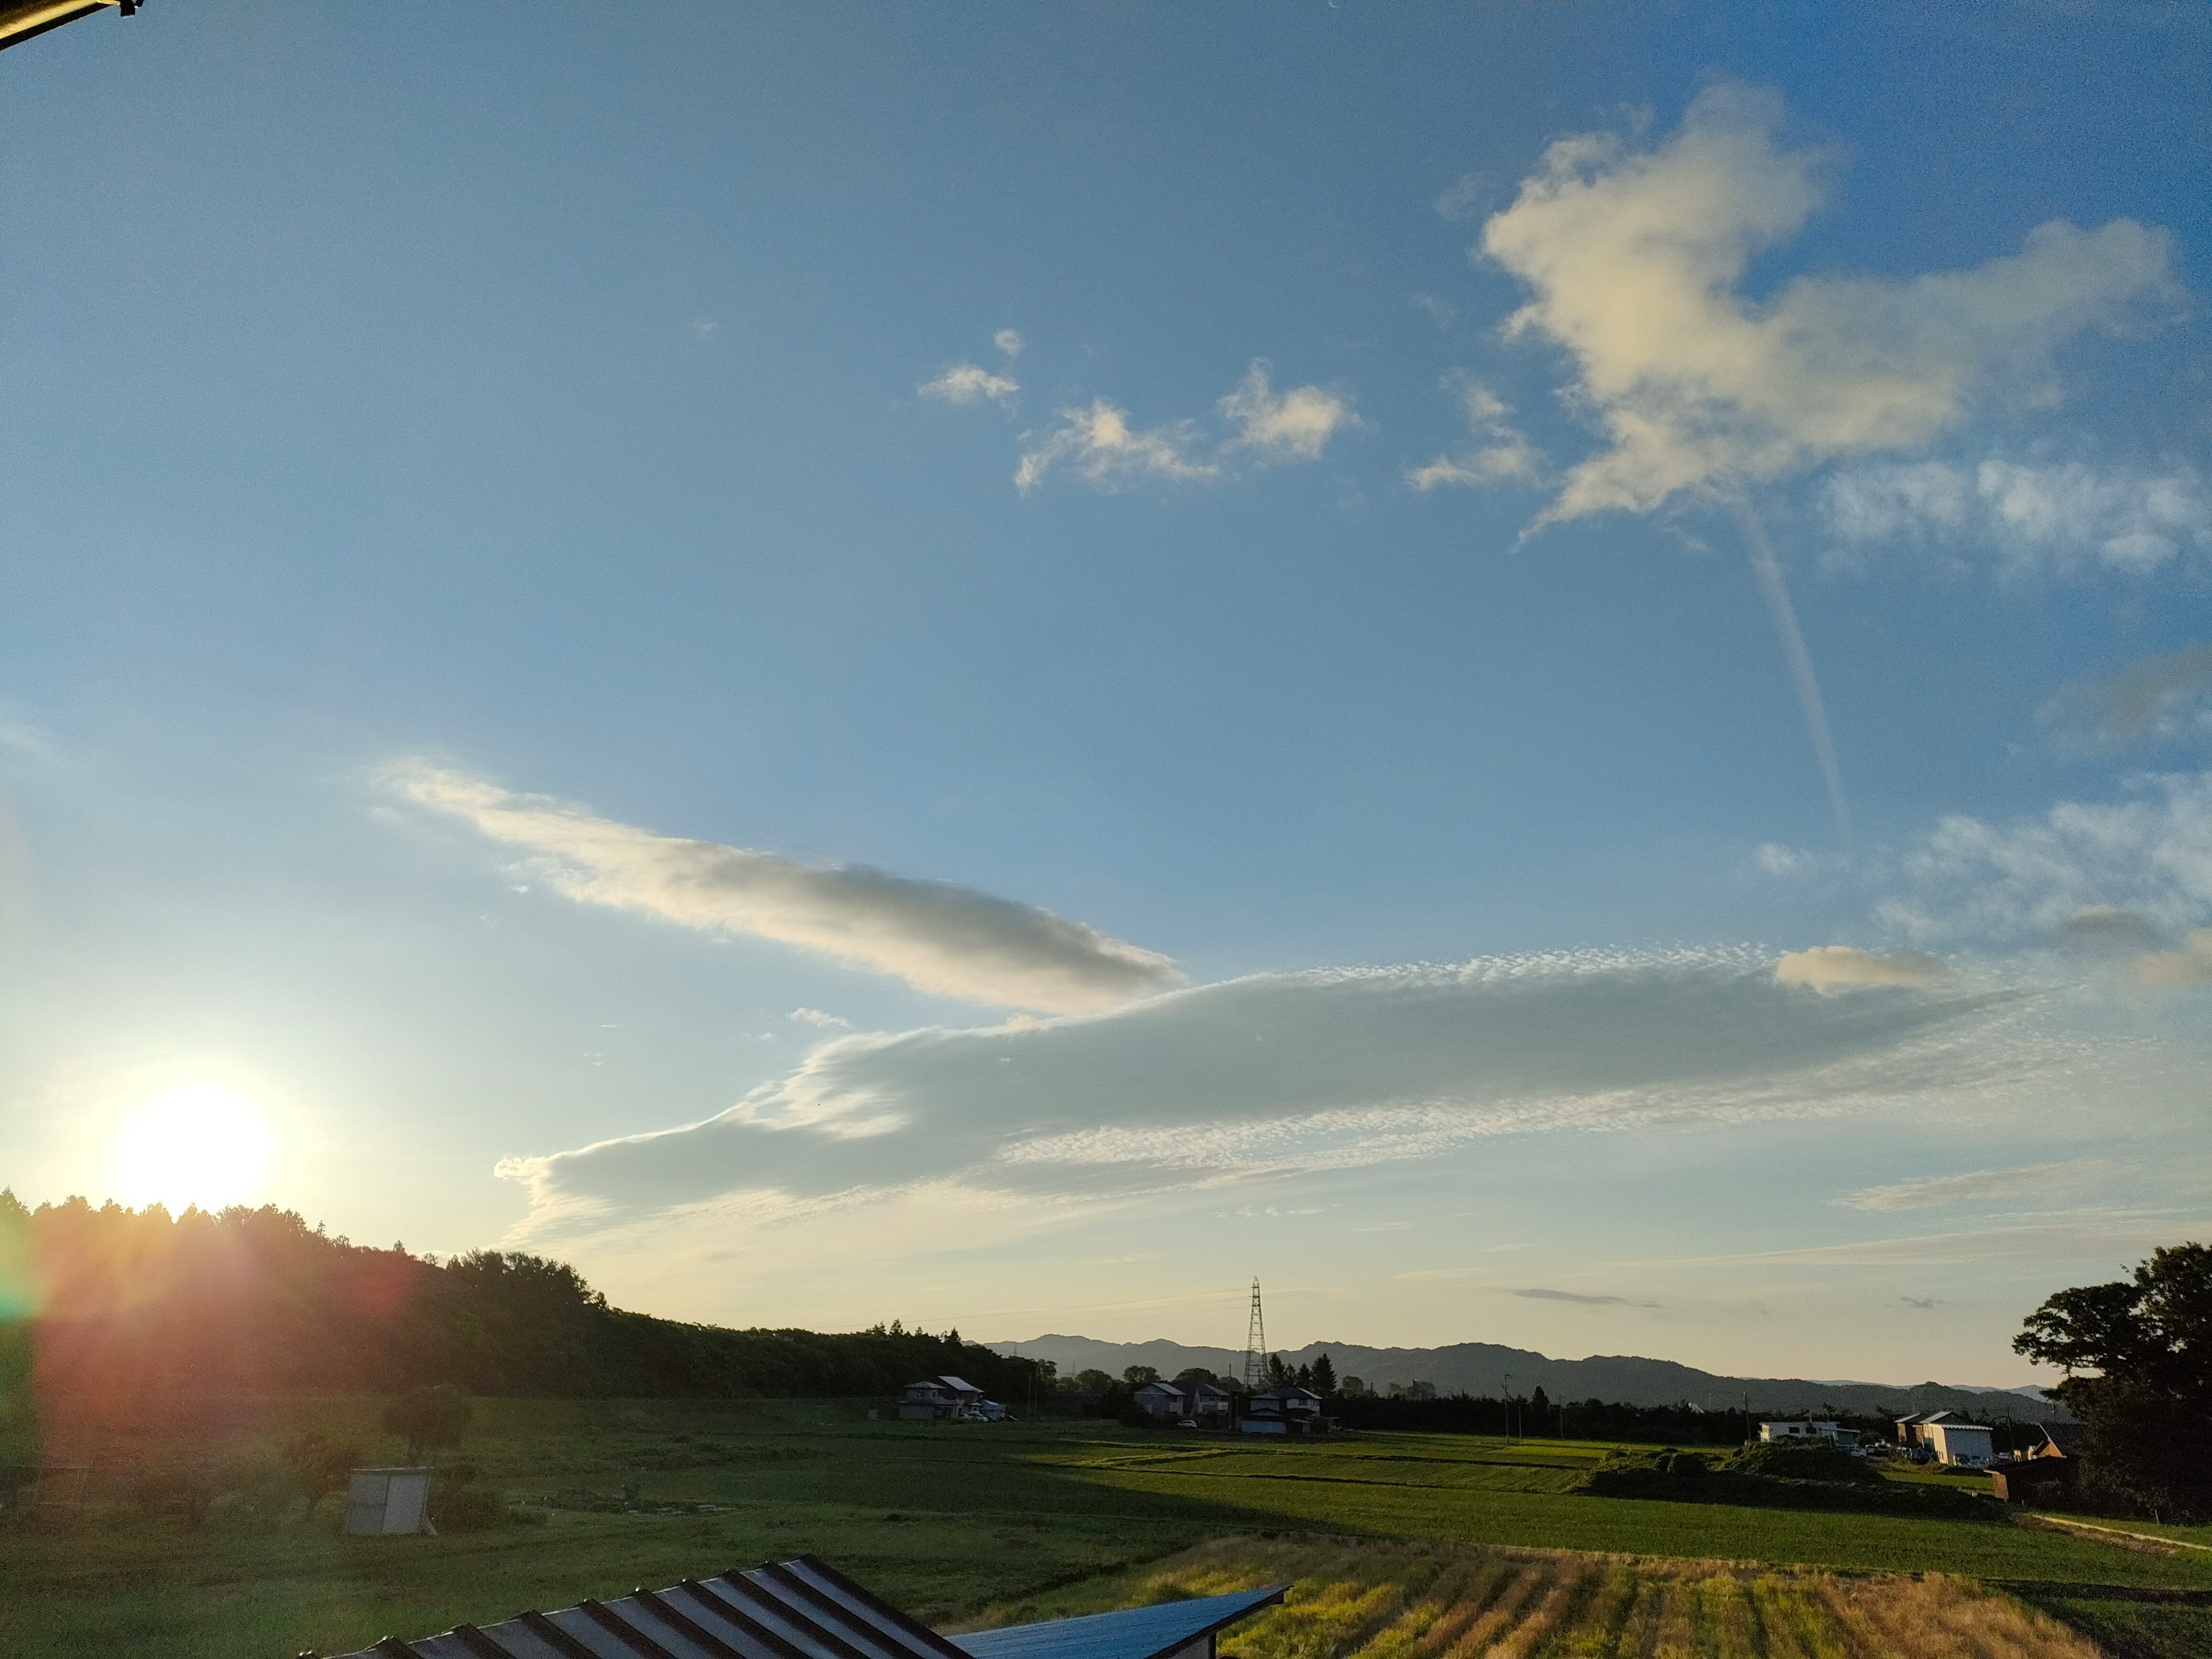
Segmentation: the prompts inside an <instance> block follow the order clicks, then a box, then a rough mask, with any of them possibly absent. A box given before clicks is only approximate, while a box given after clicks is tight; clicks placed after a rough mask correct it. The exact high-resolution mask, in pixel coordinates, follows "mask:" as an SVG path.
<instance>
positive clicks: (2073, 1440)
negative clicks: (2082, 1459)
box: [2043, 1423, 2081, 1456]
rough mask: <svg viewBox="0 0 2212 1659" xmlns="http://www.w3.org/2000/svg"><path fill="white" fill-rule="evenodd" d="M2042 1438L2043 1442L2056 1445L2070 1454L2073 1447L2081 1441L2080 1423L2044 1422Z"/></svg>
mask: <svg viewBox="0 0 2212 1659" xmlns="http://www.w3.org/2000/svg"><path fill="white" fill-rule="evenodd" d="M2043 1438H2044V1442H2045V1444H2047V1445H2052V1446H2056V1447H2057V1448H2058V1449H2059V1450H2060V1451H2063V1452H2064V1453H2066V1454H2067V1455H2069V1456H2070V1455H2072V1454H2073V1451H2074V1448H2075V1447H2076V1446H2078V1445H2080V1444H2081V1425H2080V1424H2079V1423H2045V1425H2043Z"/></svg>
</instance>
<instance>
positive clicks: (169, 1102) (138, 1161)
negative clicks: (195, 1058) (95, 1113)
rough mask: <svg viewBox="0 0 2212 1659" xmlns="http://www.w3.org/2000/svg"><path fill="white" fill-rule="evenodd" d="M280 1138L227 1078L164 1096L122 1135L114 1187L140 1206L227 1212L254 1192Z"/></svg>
mask: <svg viewBox="0 0 2212 1659" xmlns="http://www.w3.org/2000/svg"><path fill="white" fill-rule="evenodd" d="M275 1151H276V1137H275V1136H274V1135H272V1134H271V1133H270V1131H269V1126H268V1124H267V1123H265V1122H264V1121H262V1117H261V1114H260V1113H259V1112H258V1111H256V1110H255V1109H254V1108H253V1103H252V1102H251V1101H249V1100H247V1099H246V1097H245V1096H243V1095H241V1094H240V1093H239V1092H238V1091H236V1090H235V1089H230V1088H226V1087H225V1086H224V1085H222V1084H220V1083H201V1084H195V1085H193V1086H191V1088H189V1089H173V1090H171V1091H169V1092H168V1093H167V1094H164V1095H156V1096H155V1097H154V1098H153V1099H151V1100H149V1101H148V1102H147V1103H145V1104H144V1105H143V1106H141V1107H139V1108H138V1109H137V1110H136V1111H134V1112H132V1113H131V1115H130V1116H128V1117H126V1118H125V1119H124V1120H123V1123H122V1127H119V1128H118V1130H117V1131H116V1134H115V1164H114V1170H113V1190H114V1193H115V1196H116V1197H117V1198H118V1199H120V1200H122V1201H123V1202H124V1203H125V1204H128V1205H132V1206H137V1205H145V1204H155V1203H159V1204H163V1205H166V1206H168V1208H169V1209H170V1210H172V1211H177V1210H182V1209H183V1208H185V1206H187V1205H191V1204H197V1205H198V1206H200V1208H202V1209H203V1210H213V1209H219V1208H221V1207H222V1206H223V1205H225V1204H233V1203H236V1202H237V1201H238V1200H240V1199H242V1198H246V1197H247V1196H249V1195H251V1194H252V1193H253V1192H254V1191H255V1190H256V1189H257V1188H259V1186H260V1184H261V1178H262V1176H264V1175H265V1174H267V1173H268V1170H269V1159H270V1154H271V1153H272V1152H275Z"/></svg>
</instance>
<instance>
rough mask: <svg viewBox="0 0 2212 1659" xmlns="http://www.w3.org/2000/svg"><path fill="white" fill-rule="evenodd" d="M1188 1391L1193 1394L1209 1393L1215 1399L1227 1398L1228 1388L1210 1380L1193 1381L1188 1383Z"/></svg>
mask: <svg viewBox="0 0 2212 1659" xmlns="http://www.w3.org/2000/svg"><path fill="white" fill-rule="evenodd" d="M1190 1392H1191V1393H1193V1394H1210V1395H1213V1396H1214V1398H1215V1399H1217V1400H1226V1399H1228V1398H1229V1390H1228V1389H1225V1388H1220V1387H1218V1386H1217V1385H1216V1384H1214V1383H1192V1384H1191V1385H1190Z"/></svg>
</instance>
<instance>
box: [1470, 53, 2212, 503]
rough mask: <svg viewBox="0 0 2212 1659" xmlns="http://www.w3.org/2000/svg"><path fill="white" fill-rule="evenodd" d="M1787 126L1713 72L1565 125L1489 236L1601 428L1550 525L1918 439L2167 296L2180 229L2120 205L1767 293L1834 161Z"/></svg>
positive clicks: (1768, 103)
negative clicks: (1651, 117)
mask: <svg viewBox="0 0 2212 1659" xmlns="http://www.w3.org/2000/svg"><path fill="white" fill-rule="evenodd" d="M1781 121H1782V101H1781V100H1780V98H1779V97H1778V95H1776V94H1771V93H1767V92H1762V91H1758V90H1755V89H1753V88H1748V87H1745V86H1741V85H1738V84H1735V83H1728V82H1723V83H1721V84H1718V85H1715V86H1711V87H1708V88H1706V89H1705V91H1704V92H1702V93H1701V94H1699V96H1698V97H1697V99H1696V100H1694V101H1693V102H1692V104H1691V106H1690V107H1689V109H1688V111H1687V112H1686V113H1685V115H1684V117H1683V119H1682V124H1681V125H1680V128H1678V129H1677V130H1676V131H1674V133H1673V134H1672V135H1671V136H1669V137H1668V138H1666V139H1665V140H1664V141H1662V143H1659V144H1657V145H1656V147H1653V148H1650V149H1632V148H1630V147H1629V146H1628V145H1626V144H1625V143H1623V142H1622V141H1621V140H1620V138H1619V137H1616V136H1613V135H1610V134H1604V133H1587V134H1583V135H1580V136H1578V137H1569V138H1563V139H1561V140H1559V142H1557V143H1554V144H1553V145H1552V147H1551V148H1550V149H1548V150H1547V152H1546V153H1545V155H1544V158H1543V161H1542V162H1541V165H1540V166H1539V167H1537V169H1536V171H1535V172H1534V173H1532V174H1530V176H1529V177H1528V179H1524V180H1523V181H1522V185H1521V189H1520V192H1519V194H1518V196H1517V197H1516V199H1515V201H1514V202H1513V204H1512V205H1511V206H1510V207H1508V208H1506V209H1505V210H1503V211H1502V212H1499V213H1498V214H1495V215H1493V216H1492V217H1491V218H1490V219H1489V220H1488V222H1486V225H1485V227H1484V230H1483V240H1482V249H1483V252H1485V253H1486V254H1487V255H1488V256H1489V257H1490V258H1492V259H1493V260H1495V261H1496V262H1497V263H1498V264H1500V265H1502V266H1503V267H1504V269H1505V270H1509V271H1510V272H1511V273H1512V274H1514V275H1515V276H1518V277H1520V278H1521V279H1522V281H1523V282H1524V283H1527V284H1528V287H1529V288H1530V289H1532V290H1533V291H1534V298H1533V299H1531V300H1530V301H1528V304H1527V305H1525V306H1523V307H1522V309H1521V310H1520V311H1518V312H1517V313H1515V315H1514V316H1513V318H1512V319H1511V320H1510V323H1509V325H1508V327H1509V331H1511V332H1515V333H1519V334H1524V335H1541V336H1542V337H1546V338H1548V339H1550V340H1553V341H1554V342H1556V343H1558V344H1559V345H1560V346H1561V347H1562V348H1563V349H1565V351H1566V352H1567V353H1568V354H1569V355H1570V356H1571V357H1572V359H1573V361H1574V363H1575V367H1576V372H1577V378H1576V382H1575V385H1574V387H1573V392H1574V397H1575V399H1576V401H1577V404H1579V405H1580V406H1581V407H1582V408H1583V409H1584V410H1587V411H1588V412H1589V415H1590V416H1592V418H1593V419H1594V420H1595V422H1596V423H1597V424H1598V426H1599V428H1601V430H1602V432H1603V433H1604V435H1605V437H1606V439H1607V447H1605V448H1604V449H1603V450H1601V451H1600V452H1599V453H1597V454H1595V455H1594V456H1591V457H1590V458H1589V459H1586V460H1584V461H1583V462H1582V463H1580V464H1579V465H1577V466H1575V467H1574V468H1572V469H1571V471H1569V472H1568V474H1567V476H1566V479H1565V483H1564V485H1563V487H1562V489H1561V490H1560V492H1559V496H1558V498H1557V500H1555V501H1553V504H1552V505H1551V507H1548V508H1547V510H1546V512H1545V513H1544V514H1543V515H1542V517H1541V519H1540V520H1539V522H1540V523H1541V522H1547V521H1550V520H1564V519H1571V518H1576V517H1578V516H1581V515H1583V514H1585V513H1596V512H1601V511H1604V510H1607V509H1614V508H1619V509H1626V510H1629V511H1634V512H1645V511H1649V510H1650V509H1651V508H1653V507H1656V506H1658V505H1659V504H1660V503H1661V502H1662V501H1665V500H1666V499H1667V498H1668V496H1669V495H1674V493H1675V492H1677V491H1679V490H1684V489H1699V488H1710V489H1717V490H1719V491H1722V492H1723V493H1733V492H1735V491H1737V490H1740V489H1741V488H1742V487H1743V486H1744V485H1745V484H1747V483H1753V482H1757V481H1760V480H1765V479H1771V478H1774V477H1779V476H1781V475H1782V474H1784V473H1786V472H1789V471H1793V470H1795V469H1797V468H1800V467H1803V466H1806V465H1812V464H1814V463H1817V462H1820V461H1824V460H1830V459H1840V458H1843V457H1847V456H1852V455H1861V454H1870V453H1878V452H1881V451H1885V450H1888V451H1896V450H1905V449H1911V448H1914V447H1918V446H1920V445H1922V444H1923V443H1925V442H1927V441H1929V440H1930V439H1932V438H1934V437H1936V436H1937V435H1941V434H1942V433H1943V432H1944V431H1946V430H1948V428H1952V427H1953V426H1954V425H1956V424H1957V423H1958V422H1960V420H1961V419H1962V418H1963V417H1964V416H1965V415H1966V413H1967V412H1968V410H1969V409H1970V407H1971V406H1972V401H1973V399H1974V398H1975V397H1976V396H1977V394H1978V392H1979V391H1980V390H1981V389H1982V388H1983V387H1984V386H1988V385H1990V383H1991V382H1993V381H1995V380H2006V379H2008V380H2011V381H2013V382H2014V383H2015V385H2016V386H2021V387H2023V388H2025V389H2031V390H2034V391H2038V392H2040V391H2042V390H2043V389H2044V387H2045V383H2046V382H2047V380H2048V378H2049V368H2050V358H2051V352H2052V350H2053V349H2055V348H2056V347H2057V345H2058V344H2059V343H2062V342H2063V341H2064V340H2065V339H2067V338H2068V337H2070V336H2072V335H2074V334H2075V333H2078V332H2079V331H2081V330H2083V329H2085V328H2088V327H2092V326H2097V325H2116V324H2118V323H2119V322H2121V321H2122V320H2123V319H2124V318H2125V316H2126V315H2127V314H2128V313H2129V311H2130V308H2131V307H2134V306H2136V305H2137V304H2139V303H2140V302H2142V301H2147V300H2152V299H2157V298H2162V297H2164V296H2166V295H2171V294H2172V293H2173V292H2174V288H2173V284H2172V279H2171V277H2170V276H2169V275H2168V260H2167V239H2166V235H2165V234H2164V233H2163V232H2161V231H2159V230H2157V229H2154V228H2146V227H2144V226H2142V225H2139V224H2136V223H2135V222H2132V221H2130V220H2125V219H2121V220H2115V221H2113V222H2112V223H2110V224H2107V225H2106V226H2104V227H2102V228H2099V229H2096V230H2086V231H2085V230H2081V229H2079V228H2075V226H2073V225H2070V224H2067V223H2064V222H2057V221H2054V222H2050V223H2047V224H2045V225H2042V226H2039V227H2038V228H2036V229H2035V230H2033V231H2032V232H2031V233H2030V234H2029V235H2028V237H2027V243H2026V245H2025V246H2024V247H2023V249H2022V250H2021V252H2019V253H2018V254H2015V255H2009V256H2007V257H2004V258H1996V259H1992V260H1990V262H1988V263H1987V264H1983V265H1981V266H1979V267H1978V268H1976V269H1974V270H1963V271H1949V272H1943V273H1940V274H1934V275H1928V276H1918V277H1915V278H1913V279H1911V280H1910V281H1905V282H1889V281H1882V280H1878V279H1874V278H1864V277H1844V276H1798V277H1796V278H1794V279H1792V280H1791V281H1790V282H1787V283H1784V284H1783V285H1782V287H1781V288H1780V289H1778V291H1777V292H1776V293H1775V294H1774V295H1772V296H1771V297H1770V298H1768V299H1765V300H1754V299H1753V298H1751V297H1749V296H1747V295H1745V294H1743V293H1742V292H1741V290H1740V289H1739V287H1738V284H1739V283H1741V281H1742V278H1743V276H1744V274H1745V271H1746V270H1747V266H1748V264H1749V262H1750V260H1751V258H1752V256H1753V254H1754V253H1757V252H1760V251H1762V250H1765V249H1767V248H1771V247H1772V246H1776V245H1777V244H1778V243H1780V242H1782V241H1783V240H1785V239H1787V238H1788V237H1790V236H1791V235H1793V234H1796V232H1797V231H1798V230H1799V229H1801V228H1802V227H1803V225H1804V224H1805V222H1806V221H1807V219H1808V217H1809V216H1811V215H1812V213H1813V211H1814V209H1815V208H1817V207H1818V206H1819V205H1820V201H1821V198H1822V195H1823V193H1824V183H1825V179H1826V175H1827V174H1829V173H1832V171H1833V170H1834V158H1833V157H1832V155H1829V154H1828V153H1827V152H1825V151H1822V150H1818V149H1796V150H1792V149H1784V148H1783V146H1782V145H1781V143H1779V142H1778V137H1777V132H1778V128H1779V126H1780V125H1781Z"/></svg>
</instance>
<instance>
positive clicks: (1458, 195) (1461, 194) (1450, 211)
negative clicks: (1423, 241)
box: [1437, 173, 1490, 219]
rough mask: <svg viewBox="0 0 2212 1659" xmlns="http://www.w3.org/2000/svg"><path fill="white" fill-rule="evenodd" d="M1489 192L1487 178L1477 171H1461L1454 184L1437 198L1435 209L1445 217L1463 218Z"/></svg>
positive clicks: (1477, 205) (1472, 210)
mask: <svg viewBox="0 0 2212 1659" xmlns="http://www.w3.org/2000/svg"><path fill="white" fill-rule="evenodd" d="M1489 194H1490V180H1489V179H1486V178H1484V177H1483V175H1482V174H1480V173H1462V174H1461V175H1460V176H1459V181H1458V182H1457V183H1456V184H1455V185H1452V187H1451V188H1450V189H1449V190H1447V191H1444V192H1443V194H1442V195H1441V196H1439V197H1437V213H1438V214H1440V215H1441V216H1443V217H1444V218H1447V219H1464V218H1466V217H1467V216H1468V215H1469V214H1470V213H1473V212H1474V210H1475V209H1476V208H1478V207H1480V206H1481V205H1482V198H1483V197H1486V196H1487V195H1489Z"/></svg>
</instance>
